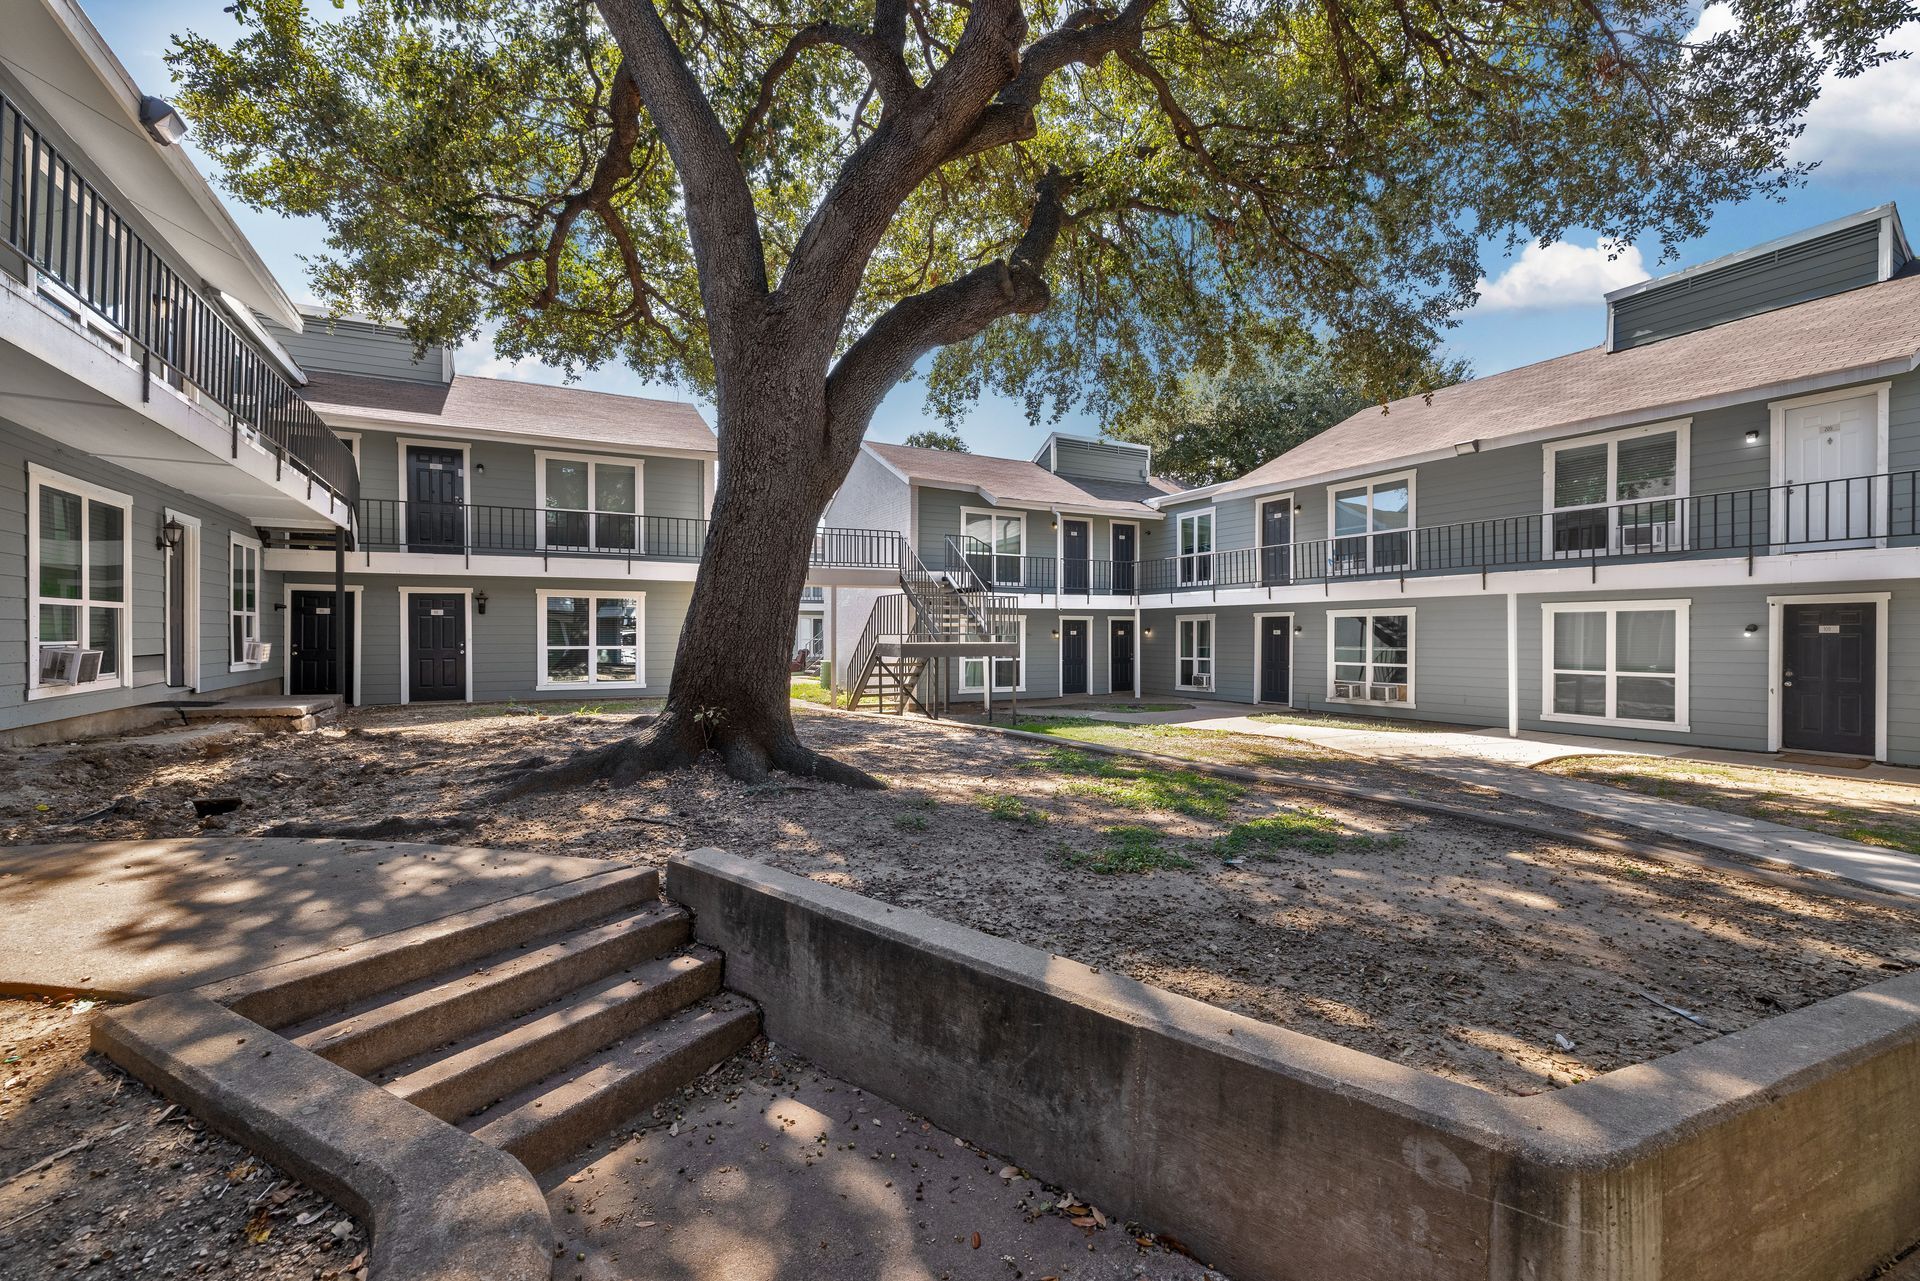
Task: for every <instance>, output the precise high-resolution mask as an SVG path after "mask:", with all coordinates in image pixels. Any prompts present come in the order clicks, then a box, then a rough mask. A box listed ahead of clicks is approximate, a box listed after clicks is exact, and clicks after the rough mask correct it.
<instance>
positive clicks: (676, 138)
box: [596, 0, 767, 334]
mask: <svg viewBox="0 0 1920 1281" xmlns="http://www.w3.org/2000/svg"><path fill="white" fill-rule="evenodd" d="M596 3H597V4H598V6H599V9H600V13H601V16H602V17H604V18H605V19H606V23H607V27H608V28H609V29H610V30H611V31H612V32H613V38H614V40H615V41H616V42H617V43H618V44H619V46H620V52H621V54H622V55H623V56H624V58H625V60H626V70H627V74H628V75H629V76H631V77H632V79H633V83H634V87H635V88H636V89H637V90H638V91H639V93H640V98H641V100H642V101H643V102H645V103H646V107H647V114H648V115H650V116H651V117H652V118H653V123H654V126H655V127H656V128H658V129H659V131H660V137H661V138H662V140H664V141H665V142H666V144H667V150H668V151H669V152H670V153H671V154H672V156H673V164H674V168H675V169H676V170H678V171H679V174H680V181H681V184H682V187H683V188H684V190H685V192H686V198H685V201H684V205H685V208H686V211H687V230H688V234H689V238H690V239H691V240H692V242H693V256H694V262H695V264H696V265H697V266H698V268H699V272H700V294H701V298H702V300H703V301H704V302H705V304H706V309H707V323H708V324H709V325H710V326H711V327H712V328H713V329H714V330H715V331H716V332H717V333H719V334H727V333H728V332H729V331H731V330H733V329H734V328H735V327H736V326H737V325H738V324H739V323H740V322H742V321H743V320H744V319H746V317H745V315H744V311H745V309H746V308H748V307H749V306H755V305H757V304H758V303H759V302H760V301H761V300H762V299H764V298H765V297H766V293H767V257H766V249H765V246H764V245H763V244H762V242H761V239H760V220H759V215H758V213H757V212H756V210H755V209H754V206H753V193H752V191H751V190H750V189H749V188H748V186H747V176H746V172H745V171H744V170H743V169H742V168H741V167H740V160H739V157H737V156H736V155H735V154H734V150H733V144H732V141H731V140H730V139H729V138H728V137H727V132H726V130H725V129H724V128H723V127H721V124H720V119H719V117H718V116H716V115H715V114H714V112H713V105H712V104H711V103H709V102H708V101H707V97H706V94H705V93H704V92H702V91H701V88H700V82H699V81H698V80H696V79H695V78H694V75H693V72H692V70H691V69H690V68H688V66H687V61H686V57H685V56H684V55H683V54H682V53H681V52H680V47H679V46H678V45H677V44H675V43H674V39H673V36H672V34H671V33H669V32H668V30H667V28H666V24H665V23H663V22H662V21H661V20H660V14H659V11H658V10H656V9H655V8H654V7H653V0H596Z"/></svg>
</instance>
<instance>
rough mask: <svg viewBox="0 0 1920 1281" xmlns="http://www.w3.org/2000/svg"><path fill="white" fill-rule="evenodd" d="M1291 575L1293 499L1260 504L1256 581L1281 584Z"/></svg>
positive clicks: (1289, 578) (1290, 577) (1274, 500)
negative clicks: (1257, 575) (1258, 578)
mask: <svg viewBox="0 0 1920 1281" xmlns="http://www.w3.org/2000/svg"><path fill="white" fill-rule="evenodd" d="M1292 577H1293V500H1292V499H1291V498H1277V499H1273V500H1272V501H1269V502H1264V503H1261V504H1260V581H1261V583H1263V584H1272V583H1285V582H1288V581H1290V580H1291V579H1292Z"/></svg>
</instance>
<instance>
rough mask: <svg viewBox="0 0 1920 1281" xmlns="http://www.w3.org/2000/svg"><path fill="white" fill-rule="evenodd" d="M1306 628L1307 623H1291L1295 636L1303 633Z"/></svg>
mask: <svg viewBox="0 0 1920 1281" xmlns="http://www.w3.org/2000/svg"><path fill="white" fill-rule="evenodd" d="M1306 630H1307V625H1306V624H1305V623H1295V624H1294V625H1293V634H1294V635H1295V636H1299V635H1303V634H1304V633H1305V632H1306Z"/></svg>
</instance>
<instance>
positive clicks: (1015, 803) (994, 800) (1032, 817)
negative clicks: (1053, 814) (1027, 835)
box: [980, 792, 1049, 827]
mask: <svg viewBox="0 0 1920 1281" xmlns="http://www.w3.org/2000/svg"><path fill="white" fill-rule="evenodd" d="M980 808H981V809H983V810H985V811H986V812H987V813H988V814H989V815H990V816H991V817H993V818H997V819H999V820H1000V821H1001V822H1003V823H1027V824H1030V825H1032V826H1034V827H1038V826H1039V825H1040V824H1042V823H1044V822H1046V821H1047V819H1048V817H1049V815H1048V814H1047V812H1046V811H1045V810H1038V809H1035V808H1034V807H1033V806H1031V805H1029V804H1027V803H1026V802H1025V801H1023V800H1021V799H1020V798H1019V797H1018V796H1008V795H1007V794H1006V793H1004V792H997V793H995V794H994V795H992V796H988V797H984V798H982V799H981V801H980Z"/></svg>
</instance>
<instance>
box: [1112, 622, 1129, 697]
mask: <svg viewBox="0 0 1920 1281" xmlns="http://www.w3.org/2000/svg"><path fill="white" fill-rule="evenodd" d="M1107 672H1108V674H1109V675H1110V676H1111V677H1112V678H1113V692H1114V693H1116V694H1131V693H1133V620H1132V619H1131V618H1116V619H1114V620H1113V621H1112V622H1111V623H1108V624H1107Z"/></svg>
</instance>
